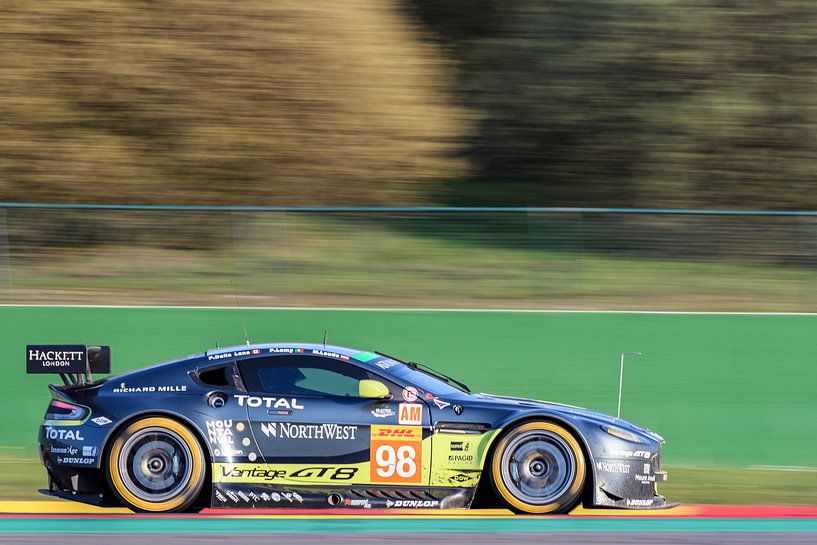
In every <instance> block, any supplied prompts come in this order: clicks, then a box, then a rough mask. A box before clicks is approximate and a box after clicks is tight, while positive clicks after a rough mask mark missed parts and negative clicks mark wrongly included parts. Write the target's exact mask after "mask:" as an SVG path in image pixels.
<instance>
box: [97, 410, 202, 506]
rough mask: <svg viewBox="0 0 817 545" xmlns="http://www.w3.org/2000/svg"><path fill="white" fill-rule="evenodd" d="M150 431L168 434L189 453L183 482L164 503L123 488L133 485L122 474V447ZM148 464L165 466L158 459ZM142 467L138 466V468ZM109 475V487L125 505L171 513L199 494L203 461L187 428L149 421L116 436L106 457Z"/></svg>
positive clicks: (154, 419)
mask: <svg viewBox="0 0 817 545" xmlns="http://www.w3.org/2000/svg"><path fill="white" fill-rule="evenodd" d="M149 428H160V429H164V430H168V431H169V432H171V433H172V435H173V436H175V437H177V438H178V439H179V440H181V442H183V444H184V446H185V447H186V452H187V453H189V457H190V459H189V460H188V461H187V463H189V468H190V471H189V474H188V475H187V476H186V482H183V483H182V484H181V485H180V486H179V488H178V491H177V492H176V493H175V494H174V495H173V497H170V498H168V499H165V500H164V501H147V500H145V499H144V498H140V497H139V496H137V495H136V494H134V493H133V492H132V491H131V490H130V488H129V487H128V485H127V484H126V483H127V482H132V480H131V479H130V477H129V476H125V475H123V474H122V464H121V463H120V461H121V460H120V458H121V456H122V451H123V447H125V445H126V444H127V442H128V440H129V439H130V438H132V437H134V436H136V435H137V434H138V433H139V432H141V431H143V430H147V429H149ZM151 462H152V463H154V464H156V466H157V467H160V464H161V463H164V462H162V461H161V460H158V459H157V460H153V461H151ZM144 463H145V464H147V463H149V462H148V461H147V460H145V461H144ZM141 465H142V464H141V462H140V466H141ZM108 471H109V473H110V477H111V484H112V485H113V487H114V488H115V489H116V492H117V493H118V494H119V495H120V496H121V497H122V499H124V500H125V501H126V502H127V503H128V504H130V505H132V506H133V507H136V508H137V509H141V510H143V511H153V512H159V511H172V510H173V509H176V508H178V507H180V506H181V505H183V504H184V503H185V502H187V501H188V500H190V498H191V495H192V494H191V493H193V492H195V493H198V491H199V490H200V488H201V485H202V483H203V481H204V460H203V454H202V451H201V447H200V446H199V443H198V441H197V440H196V437H195V436H194V435H193V434H192V433H191V432H190V430H189V429H187V427H185V426H184V425H182V424H180V423H179V422H176V421H175V420H171V419H169V418H162V417H151V418H145V419H143V420H138V421H136V422H134V423H132V424H130V425H129V426H128V427H126V428H125V429H124V431H123V432H122V433H120V434H119V435H117V437H116V439H115V440H114V442H113V444H112V445H111V450H110V454H109V456H108Z"/></svg>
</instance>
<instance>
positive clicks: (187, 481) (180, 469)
mask: <svg viewBox="0 0 817 545" xmlns="http://www.w3.org/2000/svg"><path fill="white" fill-rule="evenodd" d="M205 475H206V471H205V458H204V452H203V451H202V448H201V445H200V444H199V442H198V440H197V439H196V437H195V436H194V435H193V433H192V432H191V431H190V430H189V429H188V428H187V427H186V426H184V425H183V424H181V423H179V422H177V421H176V420H172V419H170V418H165V417H158V416H154V417H149V418H143V419H141V420H137V421H135V422H132V423H131V424H129V425H128V426H126V427H125V428H124V429H122V430H121V431H120V432H119V433H118V434H117V435H116V437H115V438H114V440H113V443H112V444H111V448H110V450H109V453H108V481H109V483H110V485H111V488H112V489H113V491H114V493H115V494H116V495H117V497H118V498H119V499H120V500H121V501H122V502H123V503H125V505H127V506H128V507H130V508H131V509H133V510H135V511H149V512H168V511H184V510H185V509H187V508H188V507H190V506H191V505H192V504H193V502H194V501H195V500H196V498H197V497H198V495H199V493H200V492H201V489H202V487H203V486H204V479H205Z"/></svg>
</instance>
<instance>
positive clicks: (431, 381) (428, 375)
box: [375, 354, 469, 396]
mask: <svg viewBox="0 0 817 545" xmlns="http://www.w3.org/2000/svg"><path fill="white" fill-rule="evenodd" d="M381 355H383V356H385V354H381ZM386 358H388V360H386V361H389V362H390V363H392V362H393V363H394V365H391V366H389V367H388V372H389V374H390V375H392V376H394V377H397V378H399V379H400V381H401V382H403V383H404V384H405V385H406V386H414V387H415V388H417V389H418V390H422V393H429V394H432V395H434V396H441V395H442V396H445V395H452V394H462V393H468V391H469V390H468V388H467V387H466V386H465V385H464V384H462V383H461V382H459V381H458V380H456V379H453V378H451V377H447V376H445V375H443V374H441V373H439V372H438V371H436V370H432V369H427V368H426V369H424V368H423V367H422V364H416V363H414V362H404V361H401V360H398V359H397V358H394V357H393V356H386ZM378 363H380V362H377V363H375V365H378ZM378 366H379V367H381V368H382V366H380V365H378ZM438 375H439V376H438Z"/></svg>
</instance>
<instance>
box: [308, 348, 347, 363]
mask: <svg viewBox="0 0 817 545" xmlns="http://www.w3.org/2000/svg"><path fill="white" fill-rule="evenodd" d="M312 353H313V354H315V355H316V356H326V357H327V358H335V359H339V360H343V361H349V356H345V355H343V354H338V353H337V352H329V351H327V350H320V349H313V350H312Z"/></svg>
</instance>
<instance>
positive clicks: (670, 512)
mask: <svg viewBox="0 0 817 545" xmlns="http://www.w3.org/2000/svg"><path fill="white" fill-rule="evenodd" d="M696 514H698V509H697V508H696V507H695V506H694V505H679V506H677V507H670V508H669V509H633V510H627V509H594V508H585V507H582V506H581V505H579V506H578V507H576V508H575V509H574V510H573V511H571V512H570V516H571V517H678V516H694V515H696Z"/></svg>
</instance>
